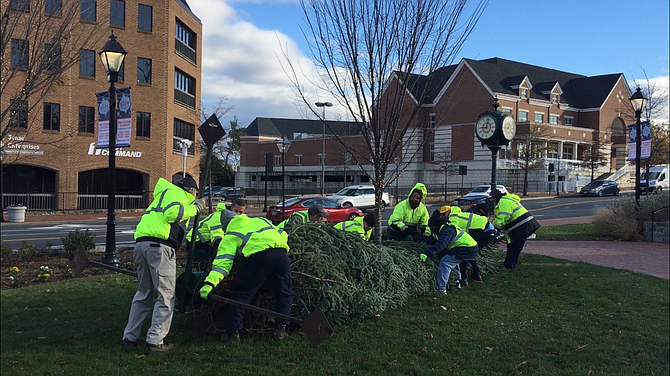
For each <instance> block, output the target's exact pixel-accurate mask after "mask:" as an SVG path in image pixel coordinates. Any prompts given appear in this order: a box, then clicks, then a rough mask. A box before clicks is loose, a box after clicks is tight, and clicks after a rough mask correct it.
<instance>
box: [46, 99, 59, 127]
mask: <svg viewBox="0 0 670 376" xmlns="http://www.w3.org/2000/svg"><path fill="white" fill-rule="evenodd" d="M44 129H45V130H49V131H60V104H58V103H46V102H45V103H44Z"/></svg>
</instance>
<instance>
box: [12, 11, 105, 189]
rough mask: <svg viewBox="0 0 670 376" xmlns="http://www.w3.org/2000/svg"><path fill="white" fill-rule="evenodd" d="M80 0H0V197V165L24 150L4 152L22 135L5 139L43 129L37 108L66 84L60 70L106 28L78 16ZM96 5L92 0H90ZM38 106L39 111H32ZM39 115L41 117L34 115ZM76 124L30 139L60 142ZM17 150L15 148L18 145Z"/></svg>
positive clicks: (76, 59) (71, 64)
mask: <svg viewBox="0 0 670 376" xmlns="http://www.w3.org/2000/svg"><path fill="white" fill-rule="evenodd" d="M82 4H83V3H82V2H81V1H78V0H62V1H53V0H51V1H50V0H30V1H29V0H2V7H1V8H0V12H1V17H2V18H1V19H0V126H1V127H2V130H1V135H0V158H1V161H0V197H2V194H3V187H4V184H3V181H2V179H3V175H4V171H3V167H4V165H6V164H11V163H14V162H16V161H17V160H19V159H20V158H21V156H22V155H23V154H22V153H11V154H10V153H8V152H7V148H8V147H16V146H17V145H16V143H21V140H9V139H8V136H9V135H10V132H12V131H13V130H15V129H16V128H20V129H22V132H23V133H24V134H34V133H35V132H38V131H41V125H42V122H41V121H40V120H41V118H40V117H39V116H40V115H41V114H42V112H41V111H39V110H37V109H38V108H39V106H42V101H43V100H44V99H45V98H46V97H47V96H48V95H49V93H51V92H52V91H56V90H58V87H60V86H63V85H65V82H64V80H63V76H64V74H65V73H66V72H67V71H68V70H70V69H73V67H74V66H75V65H76V64H77V63H78V62H79V50H80V49H82V48H89V49H90V48H93V47H92V46H97V45H98V44H99V43H100V41H101V40H102V38H103V37H104V36H105V30H104V29H103V28H102V27H100V26H98V25H95V24H87V23H82V22H80V21H79V19H80V17H82V15H84V14H87V13H86V12H87V9H86V8H85V7H84V5H82ZM90 4H92V5H93V6H94V4H95V3H94V2H91V3H90ZM34 110H37V111H34ZM38 118H39V120H37V119H38ZM74 132H76V128H74V129H71V130H67V131H65V132H63V133H62V136H61V137H59V138H57V139H53V138H51V139H49V141H40V140H39V139H35V140H32V141H31V142H32V143H34V144H56V145H57V144H58V143H59V142H61V141H63V140H64V139H66V138H68V137H70V136H71V135H72V134H73V133H74ZM17 150H18V149H17Z"/></svg>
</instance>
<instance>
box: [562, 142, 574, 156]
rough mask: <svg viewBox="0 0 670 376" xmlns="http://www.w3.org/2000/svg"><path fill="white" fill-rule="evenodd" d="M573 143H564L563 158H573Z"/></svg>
mask: <svg viewBox="0 0 670 376" xmlns="http://www.w3.org/2000/svg"><path fill="white" fill-rule="evenodd" d="M572 151H573V148H572V145H563V159H572V156H573V154H572Z"/></svg>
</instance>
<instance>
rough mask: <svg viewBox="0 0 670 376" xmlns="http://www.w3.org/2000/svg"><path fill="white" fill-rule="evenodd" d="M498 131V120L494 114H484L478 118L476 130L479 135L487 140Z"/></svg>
mask: <svg viewBox="0 0 670 376" xmlns="http://www.w3.org/2000/svg"><path fill="white" fill-rule="evenodd" d="M495 131H496V121H495V119H494V118H493V117H492V116H489V115H484V116H482V117H480V118H479V120H477V124H476V125H475V132H476V133H477V137H479V138H481V139H483V140H487V139H489V138H491V137H493V134H494V133H495Z"/></svg>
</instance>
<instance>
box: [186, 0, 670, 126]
mask: <svg viewBox="0 0 670 376" xmlns="http://www.w3.org/2000/svg"><path fill="white" fill-rule="evenodd" d="M187 1H188V4H189V6H190V7H191V9H192V10H193V13H195V15H196V16H198V17H199V18H200V20H201V21H202V24H203V38H202V39H203V48H202V51H203V65H202V101H203V104H204V106H205V110H207V109H211V108H213V107H214V106H215V104H216V103H217V102H219V99H220V98H224V99H225V102H224V103H225V105H226V107H231V110H230V111H229V112H228V113H227V114H226V116H225V117H224V118H222V119H220V120H221V122H222V124H224V125H226V124H228V122H230V120H232V119H233V118H234V117H236V118H237V119H238V122H239V124H240V125H241V126H243V127H246V126H247V125H249V124H250V123H251V122H252V121H253V120H254V119H255V118H256V117H276V118H314V117H313V116H311V113H309V112H308V110H307V109H306V107H305V106H304V105H303V104H301V103H300V101H298V100H297V99H296V95H295V93H294V90H293V89H292V86H291V83H290V80H289V78H288V77H287V74H286V73H285V71H284V69H285V68H283V67H282V65H285V64H286V61H285V60H284V59H283V58H282V57H281V56H282V53H283V52H282V51H287V52H288V54H289V56H290V58H291V60H292V61H293V62H294V63H299V64H300V67H301V68H302V69H303V70H304V71H305V72H306V73H307V74H308V75H310V74H315V73H316V69H315V68H314V67H313V65H312V64H311V61H310V60H309V58H308V56H307V48H306V41H305V38H304V36H303V32H302V30H301V28H302V29H305V30H306V26H305V22H304V15H303V13H302V8H301V6H300V3H299V0H187ZM669 3H670V2H669V1H668V0H643V1H624V0H588V1H584V0H561V1H541V0H530V1H529V0H491V1H490V3H489V5H488V7H487V8H486V10H485V11H484V13H483V14H482V16H481V18H480V20H479V23H478V24H477V26H476V27H475V29H474V31H473V32H472V34H471V35H470V37H469V38H468V40H467V41H466V42H465V44H464V46H463V48H462V50H461V51H460V53H459V54H458V55H457V58H456V59H455V61H454V64H457V63H458V62H459V61H460V60H461V59H462V58H468V59H475V60H481V59H487V58H491V57H499V58H503V59H508V60H513V61H518V62H522V63H526V64H532V65H537V66H541V67H546V68H551V69H557V70H562V71H566V72H571V73H576V74H582V75H586V76H597V75H603V74H611V73H623V74H624V76H625V78H626V80H627V81H628V82H629V83H630V85H631V89H632V90H634V89H635V87H634V85H635V83H634V82H640V83H642V82H644V81H645V80H646V79H645V76H646V77H648V78H649V79H651V80H653V81H655V82H657V83H658V84H659V85H662V86H663V87H665V88H666V89H667V88H668V86H669V82H670V78H669V72H668V64H669V62H668V55H669V52H668V45H669V44H670V43H669V41H668V34H669V24H670V22H669V20H668V19H669V16H668V14H669V9H668V7H669ZM302 83H303V84H305V85H306V86H309V85H308V83H307V82H304V80H302ZM317 100H321V101H327V100H331V99H330V98H328V97H323V98H317ZM331 101H332V100H331ZM345 116H346V114H345V112H344V109H342V108H338V106H337V105H336V106H334V107H329V108H328V109H327V113H326V117H327V118H330V119H334V118H343V117H345ZM666 118H667V115H666Z"/></svg>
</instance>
